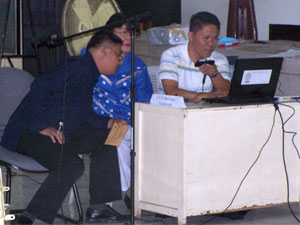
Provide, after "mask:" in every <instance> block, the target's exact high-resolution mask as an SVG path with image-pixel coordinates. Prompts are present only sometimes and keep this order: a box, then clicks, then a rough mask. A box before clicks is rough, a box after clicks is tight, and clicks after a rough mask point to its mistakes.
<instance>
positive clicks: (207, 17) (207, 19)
mask: <svg viewBox="0 0 300 225" xmlns="http://www.w3.org/2000/svg"><path fill="white" fill-rule="evenodd" d="M211 24H212V25H215V26H216V27H217V28H218V30H220V26H221V25H220V21H219V19H218V17H216V16H215V15H214V14H212V13H210V12H198V13H196V14H194V15H193V16H192V17H191V20H190V31H191V32H197V31H198V30H201V29H202V28H203V26H205V25H211Z"/></svg>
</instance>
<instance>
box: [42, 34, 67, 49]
mask: <svg viewBox="0 0 300 225" xmlns="http://www.w3.org/2000/svg"><path fill="white" fill-rule="evenodd" d="M60 44H62V41H61V40H60V37H59V35H58V34H52V35H50V36H47V37H42V38H39V39H38V42H37V47H41V46H43V45H45V46H47V47H55V46H57V45H60Z"/></svg>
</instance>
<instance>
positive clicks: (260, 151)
mask: <svg viewBox="0 0 300 225" xmlns="http://www.w3.org/2000/svg"><path fill="white" fill-rule="evenodd" d="M274 107H275V111H274V115H273V123H272V127H271V130H270V134H269V136H268V138H267V140H266V141H265V143H264V144H263V146H262V147H261V149H260V150H259V153H258V155H257V157H256V159H255V160H254V162H253V163H252V165H251V166H250V168H249V169H248V171H247V172H246V174H245V176H244V177H243V179H242V181H241V182H240V184H239V186H238V188H237V190H236V192H235V194H234V196H233V198H232V200H231V202H230V203H229V204H228V206H227V207H226V208H225V209H224V210H223V212H222V213H221V214H224V213H225V212H226V211H227V210H228V209H229V207H230V206H231V205H232V203H233V201H234V200H235V198H236V196H237V194H238V193H239V191H240V189H241V186H242V184H243V183H244V181H245V180H246V178H247V176H248V174H249V173H250V171H251V170H252V168H253V167H254V165H255V164H256V163H257V161H258V159H259V158H260V156H261V153H262V150H263V149H264V147H265V146H266V144H267V143H268V142H269V140H270V138H271V136H272V133H273V128H274V125H275V116H276V111H277V110H278V106H277V105H276V106H275V104H274ZM217 217H219V215H216V216H214V217H213V218H211V219H209V220H207V221H205V222H204V223H203V224H207V223H209V222H211V221H213V220H215V219H216V218H217Z"/></svg>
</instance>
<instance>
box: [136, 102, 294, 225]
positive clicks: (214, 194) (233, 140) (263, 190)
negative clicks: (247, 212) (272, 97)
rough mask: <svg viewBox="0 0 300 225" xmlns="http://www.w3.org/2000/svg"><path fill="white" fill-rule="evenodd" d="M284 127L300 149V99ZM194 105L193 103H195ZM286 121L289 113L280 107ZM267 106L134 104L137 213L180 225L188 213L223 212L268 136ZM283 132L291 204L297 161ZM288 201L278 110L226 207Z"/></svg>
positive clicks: (270, 115) (270, 107)
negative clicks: (170, 218)
mask: <svg viewBox="0 0 300 225" xmlns="http://www.w3.org/2000/svg"><path fill="white" fill-rule="evenodd" d="M289 105H290V106H293V107H294V108H295V109H296V114H295V116H294V117H293V118H292V119H290V121H289V122H288V123H287V124H286V125H285V129H286V130H290V131H296V132H298V135H297V136H296V137H295V143H296V145H297V147H298V148H299V149H300V145H299V141H300V140H299V135H300V104H299V103H297V102H293V103H289ZM195 107H196V108H195ZM279 108H280V111H281V112H282V114H283V117H284V120H285V119H287V118H288V117H289V115H291V113H292V110H291V109H289V108H287V107H283V106H280V107H279ZM274 111H275V110H274V107H273V105H272V104H263V105H244V106H223V107H219V106H214V105H210V106H208V105H206V104H203V105H196V106H195V105H194V106H191V108H188V109H174V108H167V107H159V106H153V105H149V104H144V103H137V104H136V123H135V126H136V132H135V135H136V136H135V150H136V164H135V175H136V176H135V184H136V185H135V216H137V217H139V216H140V214H141V210H147V211H151V212H156V213H161V214H166V215H169V216H174V217H177V218H178V224H180V225H181V224H186V219H187V217H188V216H195V215H205V214H215V213H222V212H223V211H224V210H225V209H226V208H227V207H228V205H229V203H230V202H231V200H232V199H233V197H234V195H235V193H236V191H237V189H238V186H239V184H240V183H241V181H242V180H243V178H244V176H245V175H246V173H247V171H248V170H249V168H250V167H251V165H252V164H253V163H254V161H255V160H256V158H257V157H258V154H259V152H260V150H261V148H262V147H263V145H264V144H265V142H266V141H267V139H268V136H269V134H270V132H271V127H272V124H273V115H274ZM291 138H292V135H289V134H285V159H286V163H287V170H288V175H289V188H290V202H299V188H300V181H299V178H300V160H299V158H298V154H297V151H296V150H295V148H294V147H293V145H292V141H291ZM286 202H287V184H286V176H285V172H284V165H283V159H282V129H281V121H280V117H279V113H278V112H277V113H276V116H275V125H274V129H273V132H272V135H271V137H270V140H269V141H268V143H267V144H266V145H265V147H264V148H263V150H262V152H261V155H260V157H259V159H258V161H257V162H256V164H255V165H254V166H253V168H252V170H251V171H250V173H249V174H248V176H247V177H246V179H245V180H244V182H243V184H242V186H241V188H240V191H239V192H238V194H237V196H236V198H235V199H234V201H233V203H232V204H231V206H230V207H229V208H228V211H235V210H243V209H247V208H256V207H267V206H274V205H279V204H284V203H286Z"/></svg>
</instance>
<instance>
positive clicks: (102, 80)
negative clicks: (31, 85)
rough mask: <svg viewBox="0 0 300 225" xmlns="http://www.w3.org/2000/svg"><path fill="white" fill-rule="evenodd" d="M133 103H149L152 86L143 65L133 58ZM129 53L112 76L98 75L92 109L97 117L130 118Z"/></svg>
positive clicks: (128, 119)
mask: <svg viewBox="0 0 300 225" xmlns="http://www.w3.org/2000/svg"><path fill="white" fill-rule="evenodd" d="M134 82H135V91H136V93H135V101H136V102H149V101H150V98H151V96H152V94H153V90H152V84H151V81H150V78H149V74H148V71H147V67H146V65H145V63H144V62H143V61H142V60H141V59H140V58H138V57H136V56H135V58H134ZM130 85H131V53H127V54H126V56H125V59H124V60H123V62H122V64H121V65H120V67H119V68H118V70H117V71H116V73H115V75H113V76H106V75H100V76H99V79H98V82H97V84H96V85H95V87H94V97H93V109H94V111H95V112H96V113H97V114H98V115H99V116H104V117H115V118H120V119H123V120H126V121H127V122H128V123H129V124H131V122H130V118H131V106H130Z"/></svg>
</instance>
